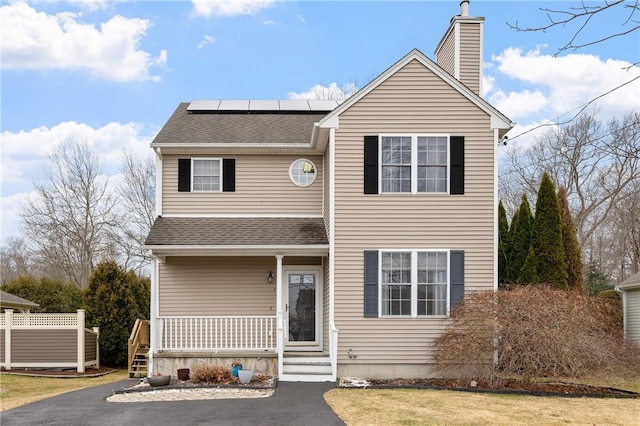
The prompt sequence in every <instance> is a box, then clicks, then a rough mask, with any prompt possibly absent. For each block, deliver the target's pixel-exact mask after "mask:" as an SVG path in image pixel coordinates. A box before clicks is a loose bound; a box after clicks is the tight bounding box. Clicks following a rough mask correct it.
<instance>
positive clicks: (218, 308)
mask: <svg viewBox="0 0 640 426" xmlns="http://www.w3.org/2000/svg"><path fill="white" fill-rule="evenodd" d="M321 264H322V258H320V257H304V256H285V257H284V258H283V265H285V266H287V265H321ZM276 268H277V265H276V259H275V257H204V256H203V257H178V256H176V257H167V261H166V263H164V264H160V289H159V293H160V307H159V308H160V309H159V313H160V316H171V315H176V316H181V315H189V316H198V315H201V316H209V315H212V316H224V315H239V316H242V315H276V288H275V287H276V282H275V279H274V281H273V282H271V283H270V282H268V281H267V274H268V273H269V271H272V273H273V274H274V276H275V273H276Z"/></svg>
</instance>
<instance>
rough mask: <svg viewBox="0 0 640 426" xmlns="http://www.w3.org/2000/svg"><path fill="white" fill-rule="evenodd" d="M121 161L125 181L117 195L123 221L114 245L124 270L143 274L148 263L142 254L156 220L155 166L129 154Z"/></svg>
mask: <svg viewBox="0 0 640 426" xmlns="http://www.w3.org/2000/svg"><path fill="white" fill-rule="evenodd" d="M122 161H123V165H122V173H123V176H124V180H123V182H122V184H121V185H120V187H119V188H118V193H119V195H120V203H119V204H120V205H119V207H120V208H121V210H122V211H123V221H122V223H121V224H120V227H119V228H118V229H117V235H115V238H114V241H115V242H116V244H117V245H118V251H119V253H120V258H121V260H122V262H123V266H124V268H125V269H133V270H135V271H136V272H137V273H141V272H144V270H145V269H146V268H147V266H148V262H149V258H148V256H147V255H146V253H145V252H144V250H143V246H144V240H145V239H146V237H147V235H148V234H149V230H150V229H151V226H152V225H153V222H154V220H155V218H156V210H155V189H156V188H155V164H154V162H153V159H152V158H151V157H146V158H143V159H137V158H135V157H134V156H133V155H132V154H131V153H127V152H125V153H124V155H123V157H122Z"/></svg>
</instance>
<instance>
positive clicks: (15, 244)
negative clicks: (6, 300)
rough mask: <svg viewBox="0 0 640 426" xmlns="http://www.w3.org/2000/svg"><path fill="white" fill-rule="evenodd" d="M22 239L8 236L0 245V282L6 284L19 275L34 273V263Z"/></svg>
mask: <svg viewBox="0 0 640 426" xmlns="http://www.w3.org/2000/svg"><path fill="white" fill-rule="evenodd" d="M31 258H32V257H31V256H30V254H29V249H28V247H27V244H26V242H25V241H24V239H22V238H19V237H9V238H7V240H6V242H5V243H4V244H3V245H2V247H0V283H2V284H7V283H8V282H11V281H13V280H15V279H16V278H18V277H19V276H20V275H28V274H32V275H33V273H34V265H33V263H32V262H31Z"/></svg>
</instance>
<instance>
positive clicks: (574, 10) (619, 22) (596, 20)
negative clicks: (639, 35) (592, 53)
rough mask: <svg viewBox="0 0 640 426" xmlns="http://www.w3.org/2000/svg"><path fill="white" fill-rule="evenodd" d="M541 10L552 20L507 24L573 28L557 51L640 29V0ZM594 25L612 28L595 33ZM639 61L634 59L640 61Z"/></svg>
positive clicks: (536, 28) (521, 28)
mask: <svg viewBox="0 0 640 426" xmlns="http://www.w3.org/2000/svg"><path fill="white" fill-rule="evenodd" d="M620 9H624V12H625V13H622V14H621V15H617V14H616V13H615V12H617V11H619V10H620ZM540 10H541V11H542V12H544V13H545V14H546V16H547V20H548V22H547V23H546V24H543V25H537V26H521V25H520V23H519V22H518V21H516V23H515V24H509V23H507V25H508V26H509V27H510V28H512V29H515V30H516V31H541V32H547V31H549V30H552V29H554V28H556V27H559V28H562V29H569V32H570V34H571V35H570V36H569V40H568V41H566V42H565V43H564V45H562V46H560V47H558V50H557V52H556V53H555V54H556V55H559V54H561V53H563V52H566V51H576V50H579V49H582V48H584V47H587V46H591V45H594V44H599V43H605V42H607V41H608V40H611V39H614V38H618V37H623V36H628V35H631V34H632V33H633V32H635V31H638V30H639V29H640V22H639V21H638V15H637V14H638V11H639V10H640V5H639V2H638V0H635V1H625V0H614V1H605V2H604V3H603V4H591V3H589V4H587V3H585V2H584V1H583V2H580V3H579V5H578V6H572V7H568V8H567V9H564V10H562V9H560V10H558V9H550V8H546V7H541V8H540ZM590 26H604V27H605V28H611V31H609V32H608V33H607V34H605V35H601V36H600V35H598V36H595V37H593V36H592V34H593V32H590V31H589V30H588V27H590ZM638 63H639V62H636V63H634V64H633V65H637V64H638Z"/></svg>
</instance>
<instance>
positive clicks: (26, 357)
mask: <svg viewBox="0 0 640 426" xmlns="http://www.w3.org/2000/svg"><path fill="white" fill-rule="evenodd" d="M77 341H78V332H77V330H51V329H49V330H12V331H11V365H18V364H19V363H41V364H46V363H47V362H56V363H62V362H64V363H70V364H74V363H77V361H78V352H77V351H78V349H77V347H78V345H77Z"/></svg>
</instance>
